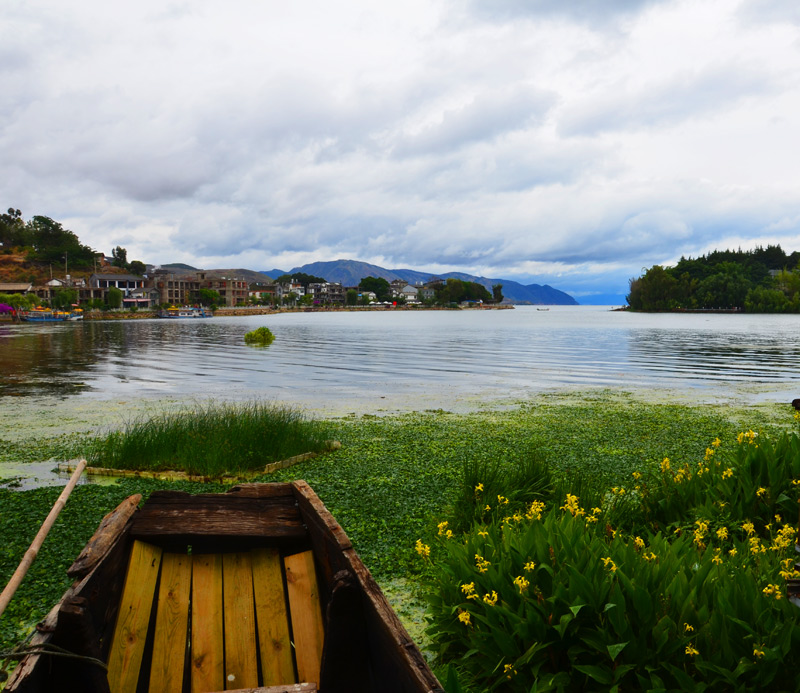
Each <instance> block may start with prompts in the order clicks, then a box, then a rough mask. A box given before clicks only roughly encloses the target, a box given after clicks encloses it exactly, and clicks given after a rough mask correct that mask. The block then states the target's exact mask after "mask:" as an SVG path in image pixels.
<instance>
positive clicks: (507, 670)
mask: <svg viewBox="0 0 800 693" xmlns="http://www.w3.org/2000/svg"><path fill="white" fill-rule="evenodd" d="M503 673H504V674H505V675H506V678H508V679H510V678H511V677H512V676H516V675H517V670H516V669H515V668H514V665H513V664H505V665H504V666H503Z"/></svg>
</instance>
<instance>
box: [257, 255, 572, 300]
mask: <svg viewBox="0 0 800 693" xmlns="http://www.w3.org/2000/svg"><path fill="white" fill-rule="evenodd" d="M295 272H304V273H305V274H313V275H314V276H316V277H325V279H327V280H328V281H329V282H340V283H341V284H343V285H344V286H357V285H358V283H359V282H360V281H361V280H362V279H363V278H364V277H378V278H379V279H385V280H386V281H389V282H391V281H394V280H395V279H402V280H403V281H405V282H408V283H409V284H415V283H417V282H426V281H429V280H430V279H433V278H434V277H439V278H441V279H449V278H451V277H452V278H454V279H461V280H462V281H470V282H476V283H478V284H481V285H482V286H485V287H486V288H487V289H488V290H489V291H491V290H492V285H493V284H502V285H503V296H504V298H505V301H506V302H509V303H520V304H526V303H530V304H534V305H558V306H575V305H578V302H577V301H576V300H575V299H574V298H572V296H570V295H569V294H567V293H564V292H563V291H559V290H558V289H554V288H553V287H552V286H548V285H547V284H544V285H541V284H528V285H525V284H520V283H519V282H515V281H511V280H510V279H489V278H487V277H476V276H474V275H471V274H464V273H463V272H447V273H445V274H431V273H429V272H419V271H417V270H411V269H394V270H388V269H385V268H383V267H378V265H371V264H369V263H368V262H359V261H357V260H332V261H329V262H311V263H309V264H307V265H303V266H302V267H295V268H293V269H291V270H289V271H288V272H287V271H284V270H280V269H271V270H267V271H266V274H269V275H270V276H272V277H279V276H281V275H282V274H293V273H295Z"/></svg>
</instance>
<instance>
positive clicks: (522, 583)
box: [514, 575, 531, 594]
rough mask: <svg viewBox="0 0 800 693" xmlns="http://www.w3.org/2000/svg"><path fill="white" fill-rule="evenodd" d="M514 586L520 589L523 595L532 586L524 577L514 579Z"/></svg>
mask: <svg viewBox="0 0 800 693" xmlns="http://www.w3.org/2000/svg"><path fill="white" fill-rule="evenodd" d="M514 584H515V585H516V586H517V587H519V592H520V594H522V593H523V592H524V591H525V590H526V589H528V587H529V586H530V584H531V583H530V581H529V580H528V579H527V578H525V577H523V576H522V575H518V576H517V577H515V578H514Z"/></svg>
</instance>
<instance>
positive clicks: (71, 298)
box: [51, 289, 78, 308]
mask: <svg viewBox="0 0 800 693" xmlns="http://www.w3.org/2000/svg"><path fill="white" fill-rule="evenodd" d="M77 302H78V290H77V289H58V290H57V291H56V292H55V294H54V295H53V300H52V301H51V303H52V304H53V308H72V305H73V304H74V303H77Z"/></svg>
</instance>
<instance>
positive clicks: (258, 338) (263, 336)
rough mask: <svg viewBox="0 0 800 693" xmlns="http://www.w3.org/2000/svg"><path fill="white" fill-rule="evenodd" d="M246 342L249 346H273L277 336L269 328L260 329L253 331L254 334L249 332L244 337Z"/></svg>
mask: <svg viewBox="0 0 800 693" xmlns="http://www.w3.org/2000/svg"><path fill="white" fill-rule="evenodd" d="M244 341H245V342H246V343H247V344H258V345H262V346H267V345H269V344H272V342H274V341H275V335H274V334H272V331H271V330H270V329H269V327H263V326H262V327H259V328H258V329H255V330H253V331H252V332H248V333H247V334H246V335H245V336H244Z"/></svg>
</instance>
